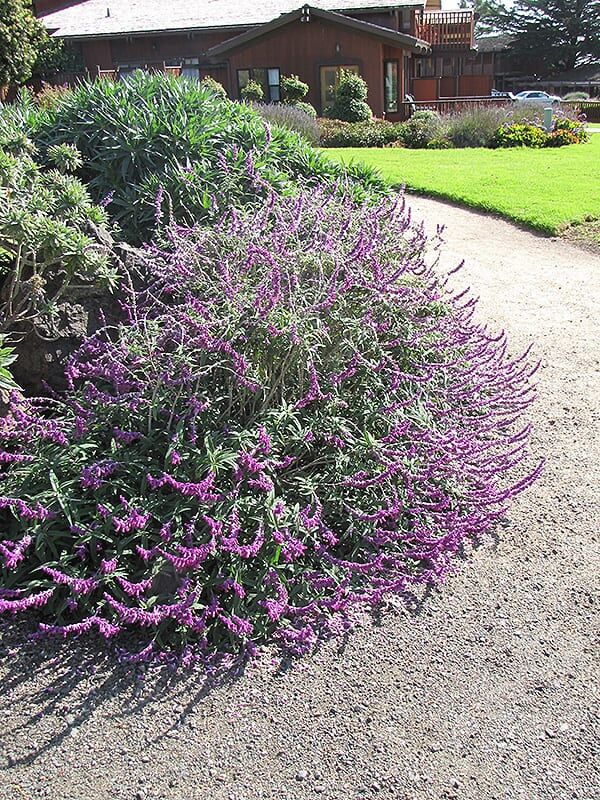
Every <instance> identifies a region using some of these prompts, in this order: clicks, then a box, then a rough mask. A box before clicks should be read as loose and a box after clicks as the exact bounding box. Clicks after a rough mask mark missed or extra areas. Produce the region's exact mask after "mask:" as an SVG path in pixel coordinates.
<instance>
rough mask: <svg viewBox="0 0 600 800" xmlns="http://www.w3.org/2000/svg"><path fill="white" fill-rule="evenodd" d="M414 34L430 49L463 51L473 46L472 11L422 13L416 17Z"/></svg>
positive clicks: (473, 23)
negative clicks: (459, 49)
mask: <svg viewBox="0 0 600 800" xmlns="http://www.w3.org/2000/svg"><path fill="white" fill-rule="evenodd" d="M415 22H416V33H415V35H416V36H417V38H418V39H423V40H424V41H426V42H429V44H430V45H431V46H432V47H437V48H440V49H446V48H447V49H449V50H453V49H458V48H461V49H465V48H471V47H473V46H474V44H475V18H474V16H473V12H472V11H422V12H421V13H420V14H417V16H416V20H415Z"/></svg>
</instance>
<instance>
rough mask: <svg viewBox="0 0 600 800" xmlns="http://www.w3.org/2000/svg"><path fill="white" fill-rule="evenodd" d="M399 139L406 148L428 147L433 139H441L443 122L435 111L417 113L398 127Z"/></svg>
mask: <svg viewBox="0 0 600 800" xmlns="http://www.w3.org/2000/svg"><path fill="white" fill-rule="evenodd" d="M397 132H398V138H399V139H400V141H401V142H402V144H403V145H404V146H405V147H409V148H413V149H417V148H421V147H427V145H428V143H429V142H430V141H431V140H432V139H436V138H439V136H440V133H441V120H440V116H439V114H437V113H436V112H435V111H415V113H414V114H413V115H412V116H411V117H410V118H409V119H407V120H406V122H401V123H400V124H399V125H398V126H397Z"/></svg>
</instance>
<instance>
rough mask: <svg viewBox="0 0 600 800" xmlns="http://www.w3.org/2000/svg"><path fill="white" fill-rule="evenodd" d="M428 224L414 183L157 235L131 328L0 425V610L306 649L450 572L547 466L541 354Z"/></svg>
mask: <svg viewBox="0 0 600 800" xmlns="http://www.w3.org/2000/svg"><path fill="white" fill-rule="evenodd" d="M425 244H426V242H425V238H424V234H423V232H422V229H421V228H419V227H412V225H411V223H410V217H409V214H408V212H407V211H406V210H405V209H404V203H403V201H402V200H401V199H390V200H386V201H384V202H382V203H381V204H380V205H378V206H365V207H363V208H359V209H357V208H356V206H354V205H353V204H352V203H351V202H350V201H349V200H340V199H338V198H336V197H334V196H332V195H331V194H327V193H324V192H313V193H311V194H310V195H306V194H301V195H297V196H290V197H284V198H277V197H275V196H271V197H270V198H269V200H268V202H267V203H266V204H265V205H264V206H263V208H262V209H260V210H259V211H258V212H256V213H247V214H243V215H240V214H239V213H237V212H234V211H232V212H231V213H230V214H228V215H227V216H226V217H225V218H224V219H223V220H222V221H221V223H220V224H219V225H217V226H216V227H214V228H206V227H205V228H196V229H192V230H189V229H184V228H181V227H175V228H173V229H172V230H171V231H170V233H169V246H168V248H166V249H165V250H161V249H160V248H158V247H157V246H154V247H150V248H147V249H146V250H145V251H143V252H142V253H141V254H140V256H139V260H140V268H141V269H143V271H144V274H145V283H146V286H147V287H148V288H147V289H146V290H144V291H141V292H139V293H134V292H133V291H132V292H131V293H130V294H129V296H128V297H127V301H126V304H127V307H128V308H129V310H130V320H129V323H128V324H126V325H125V324H123V325H122V326H121V327H120V329H118V330H110V331H106V332H105V333H104V334H103V333H99V334H97V335H96V336H94V337H92V338H91V339H90V340H89V341H88V342H86V343H85V345H84V346H83V347H82V348H81V350H80V352H79V353H78V354H77V355H76V357H74V358H73V360H72V363H71V364H70V366H69V369H68V376H69V380H70V382H71V389H70V391H69V393H68V394H67V395H66V396H65V397H64V398H62V399H54V400H52V401H51V402H50V401H48V402H46V403H44V402H42V403H39V402H34V401H19V400H18V399H15V402H14V404H13V407H12V410H11V413H10V414H9V415H8V416H7V417H5V418H3V419H2V420H1V421H0V441H1V443H2V448H3V449H2V451H1V452H2V456H1V459H0V460H1V462H2V471H3V480H2V496H1V497H0V514H1V516H2V527H1V528H0V574H1V576H2V577H1V588H0V613H2V614H3V615H8V616H11V615H12V616H13V617H20V616H21V615H22V614H23V613H24V612H26V611H28V610H32V609H34V610H36V611H38V612H39V614H40V615H41V616H42V623H41V630H42V631H43V632H45V633H47V634H53V635H57V636H63V637H67V636H72V635H78V634H81V633H85V632H89V631H94V632H98V633H100V634H101V635H102V636H104V637H106V638H107V639H108V640H112V639H114V638H115V637H117V636H118V635H119V633H120V632H127V633H128V634H129V635H131V634H133V633H137V634H138V635H139V645H140V649H139V653H137V654H136V655H132V656H131V657H132V658H133V659H136V660H142V659H146V658H151V657H152V655H153V653H156V652H157V651H160V650H164V649H165V648H167V649H168V648H176V649H179V650H180V652H183V653H185V655H186V657H187V655H189V650H187V649H186V648H188V647H189V646H190V645H193V644H194V643H195V644H194V646H195V647H197V648H198V650H199V652H200V653H204V654H209V653H212V652H214V651H215V650H217V651H220V652H236V651H239V650H240V649H243V648H249V649H253V648H255V647H256V645H257V644H259V643H261V642H266V641H270V640H275V641H277V642H279V643H280V644H281V645H282V646H283V647H285V648H286V649H288V650H291V651H293V652H303V651H305V650H307V649H309V648H310V647H312V645H313V644H314V643H315V642H316V641H317V639H318V638H319V637H320V636H327V635H330V634H332V633H335V632H339V631H340V630H341V629H343V628H344V627H345V626H346V625H347V624H349V621H350V620H351V617H352V614H354V613H355V612H356V611H357V610H361V609H371V608H377V607H379V606H380V605H381V603H383V602H385V601H386V599H387V598H390V597H393V596H394V595H402V594H403V593H405V592H406V591H408V590H411V589H412V588H414V587H415V586H416V585H418V584H429V583H431V582H432V581H438V580H440V579H441V578H443V576H444V575H445V574H446V573H447V572H448V570H449V569H450V567H451V561H452V556H453V555H454V554H456V552H457V551H458V550H459V548H460V547H461V545H462V544H463V543H464V542H465V540H466V539H470V538H475V539H477V538H480V537H482V536H484V535H485V534H486V533H488V532H489V531H490V530H491V528H492V527H493V526H494V524H495V523H496V522H497V520H498V519H499V518H500V517H501V516H502V515H503V514H504V513H505V511H506V508H507V506H508V504H509V501H510V499H511V497H513V496H514V495H515V494H516V493H517V492H518V491H520V490H522V489H524V488H525V487H526V486H527V485H529V484H530V483H531V481H532V480H534V478H535V476H536V474H537V470H535V471H533V472H528V471H527V469H526V468H525V466H524V458H525V456H526V453H527V442H528V437H529V428H528V426H527V425H526V424H525V423H523V422H522V421H521V416H522V412H523V411H524V410H525V409H526V408H527V407H528V405H529V403H530V402H531V399H532V397H533V393H534V389H533V386H532V385H531V382H530V376H531V374H532V372H533V371H534V369H533V368H532V367H531V365H530V364H529V363H528V359H527V355H526V354H525V355H523V356H520V357H517V358H509V357H508V356H507V355H506V350H507V345H506V341H505V338H504V335H503V334H501V335H498V336H496V335H493V334H492V333H490V332H489V331H488V330H487V329H486V327H485V326H484V325H482V324H481V323H480V322H478V321H475V320H474V318H473V314H474V306H475V301H474V300H472V299H468V297H466V296H465V295H464V293H463V294H457V295H453V294H452V293H451V292H450V291H449V290H448V289H447V288H446V282H445V279H443V278H438V277H437V276H436V274H435V272H434V271H433V269H432V267H431V266H429V265H428V259H427V258H426V253H425Z"/></svg>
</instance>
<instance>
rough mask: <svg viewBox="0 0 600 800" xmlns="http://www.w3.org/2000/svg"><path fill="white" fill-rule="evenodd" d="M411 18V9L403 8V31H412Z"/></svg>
mask: <svg viewBox="0 0 600 800" xmlns="http://www.w3.org/2000/svg"><path fill="white" fill-rule="evenodd" d="M411 17H412V13H411V10H410V8H403V9H402V30H403V31H410V29H411V21H412V20H411Z"/></svg>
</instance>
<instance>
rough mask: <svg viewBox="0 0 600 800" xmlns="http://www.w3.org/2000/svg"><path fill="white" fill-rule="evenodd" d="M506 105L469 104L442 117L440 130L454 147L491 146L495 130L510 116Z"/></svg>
mask: <svg viewBox="0 0 600 800" xmlns="http://www.w3.org/2000/svg"><path fill="white" fill-rule="evenodd" d="M509 108H510V107H507V106H484V105H481V106H469V107H466V108H463V109H461V110H460V111H458V112H456V113H453V114H446V115H444V116H443V117H442V123H441V130H442V131H443V134H444V136H445V137H446V138H447V139H449V140H450V141H451V142H452V144H453V145H454V146H455V147H491V145H492V143H493V141H494V136H495V134H496V131H497V130H498V128H499V127H500V125H502V124H503V123H504V122H506V121H507V119H508V118H509V117H510V110H509Z"/></svg>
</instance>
